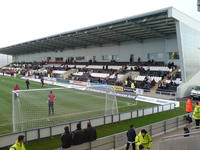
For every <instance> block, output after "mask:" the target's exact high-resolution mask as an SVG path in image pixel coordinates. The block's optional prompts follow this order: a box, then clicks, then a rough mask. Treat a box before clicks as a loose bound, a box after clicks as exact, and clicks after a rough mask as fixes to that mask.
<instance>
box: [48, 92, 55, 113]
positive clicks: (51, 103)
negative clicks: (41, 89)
mask: <svg viewBox="0 0 200 150" xmlns="http://www.w3.org/2000/svg"><path fill="white" fill-rule="evenodd" d="M54 101H55V95H54V94H53V92H52V91H50V94H49V115H51V114H52V115H53V114H54Z"/></svg>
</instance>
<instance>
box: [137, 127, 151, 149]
mask: <svg viewBox="0 0 200 150" xmlns="http://www.w3.org/2000/svg"><path fill="white" fill-rule="evenodd" d="M135 144H136V146H137V149H138V150H141V149H142V150H143V149H144V148H145V149H149V150H150V149H151V145H152V139H151V136H150V135H149V134H148V133H147V131H146V130H145V129H142V130H141V132H140V133H139V135H138V136H136V138H135Z"/></svg>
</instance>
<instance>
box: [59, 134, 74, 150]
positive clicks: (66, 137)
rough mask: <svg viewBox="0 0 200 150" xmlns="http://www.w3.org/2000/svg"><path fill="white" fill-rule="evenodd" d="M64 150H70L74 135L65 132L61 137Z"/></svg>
mask: <svg viewBox="0 0 200 150" xmlns="http://www.w3.org/2000/svg"><path fill="white" fill-rule="evenodd" d="M61 142H62V148H69V147H71V145H72V134H71V133H70V132H65V133H64V134H63V135H62V137H61Z"/></svg>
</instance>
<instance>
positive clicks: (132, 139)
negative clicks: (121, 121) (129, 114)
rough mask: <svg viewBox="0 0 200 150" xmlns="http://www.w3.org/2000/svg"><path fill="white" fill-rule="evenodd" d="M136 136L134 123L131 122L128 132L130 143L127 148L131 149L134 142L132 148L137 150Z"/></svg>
mask: <svg viewBox="0 0 200 150" xmlns="http://www.w3.org/2000/svg"><path fill="white" fill-rule="evenodd" d="M135 137H136V132H135V129H134V125H133V124H131V125H130V129H129V130H128V132H127V138H128V143H127V146H126V150H128V149H129V146H130V144H132V148H133V150H135Z"/></svg>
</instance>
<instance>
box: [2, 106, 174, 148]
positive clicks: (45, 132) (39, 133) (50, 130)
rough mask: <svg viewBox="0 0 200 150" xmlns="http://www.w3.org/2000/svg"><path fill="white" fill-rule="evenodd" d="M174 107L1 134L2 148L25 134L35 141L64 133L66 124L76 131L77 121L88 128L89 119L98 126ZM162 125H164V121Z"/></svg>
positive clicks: (151, 108)
mask: <svg viewBox="0 0 200 150" xmlns="http://www.w3.org/2000/svg"><path fill="white" fill-rule="evenodd" d="M172 109H175V104H167V105H157V106H153V107H149V108H143V109H138V110H134V111H130V112H122V113H119V114H115V115H109V116H102V117H97V118H92V119H87V120H79V121H74V122H69V123H63V124H58V125H54V126H49V127H43V128H37V129H31V130H26V131H22V132H16V133H10V134H6V135H0V148H2V147H6V146H9V145H12V144H13V143H14V142H15V141H16V139H17V137H18V136H19V135H25V137H26V140H27V141H33V140H37V139H42V138H46V137H51V136H55V135H60V134H62V133H63V131H64V127H65V126H69V128H70V131H74V130H75V129H76V124H77V123H81V125H82V128H86V126H87V122H88V120H90V121H91V123H92V125H93V126H94V127H97V126H102V125H106V124H111V123H115V122H120V121H124V120H129V119H134V118H138V117H143V116H147V115H151V114H155V113H160V112H164V111H168V110H172ZM160 125H161V126H163V124H162V123H161V124H160ZM172 126H174V125H172ZM170 127H171V126H169V128H170ZM164 128H166V127H164ZM166 129H167V128H166ZM158 130H163V129H158ZM155 132H157V131H155ZM159 132H160V131H159ZM119 137H120V136H119ZM112 138H113V137H112ZM110 139H111V138H110ZM113 140H114V139H113ZM105 141H107V140H105ZM109 141H110V140H108V141H107V142H108V143H109ZM111 145H112V144H111Z"/></svg>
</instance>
